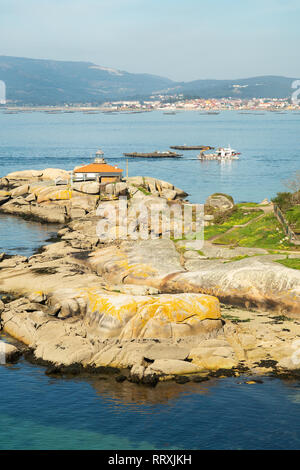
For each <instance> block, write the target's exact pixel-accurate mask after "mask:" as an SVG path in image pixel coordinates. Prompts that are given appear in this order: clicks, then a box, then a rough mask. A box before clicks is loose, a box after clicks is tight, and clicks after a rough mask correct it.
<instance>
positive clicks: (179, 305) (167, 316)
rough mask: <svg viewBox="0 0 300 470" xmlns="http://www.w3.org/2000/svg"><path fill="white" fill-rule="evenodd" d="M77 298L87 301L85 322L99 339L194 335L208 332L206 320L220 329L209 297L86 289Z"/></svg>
mask: <svg viewBox="0 0 300 470" xmlns="http://www.w3.org/2000/svg"><path fill="white" fill-rule="evenodd" d="M79 296H81V297H83V298H86V299H87V303H88V305H87V311H86V312H87V313H86V320H87V321H88V323H89V324H90V326H92V327H93V328H96V329H97V330H98V331H99V335H100V337H102V338H104V337H106V338H111V337H119V339H122V340H129V339H137V338H178V337H181V336H193V335H195V334H199V333H205V332H206V330H207V329H208V330H210V327H209V326H208V325H206V323H205V321H207V320H208V321H210V320H212V321H217V323H216V324H215V327H216V328H217V327H219V328H220V327H221V321H220V318H221V314H220V306H219V301H218V299H217V298H215V297H211V296H208V295H203V294H175V295H174V294H173V295H168V294H163V295H157V296H154V295H148V296H132V295H124V294H115V295H113V294H103V293H102V292H97V289H86V290H84V291H81V292H80V294H79ZM219 323H220V324H219Z"/></svg>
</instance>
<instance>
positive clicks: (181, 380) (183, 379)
mask: <svg viewBox="0 0 300 470" xmlns="http://www.w3.org/2000/svg"><path fill="white" fill-rule="evenodd" d="M175 382H176V383H177V384H186V383H187V382H190V379H189V378H188V377H186V375H179V376H178V377H176V378H175Z"/></svg>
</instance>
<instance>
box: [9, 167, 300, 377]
mask: <svg viewBox="0 0 300 470" xmlns="http://www.w3.org/2000/svg"><path fill="white" fill-rule="evenodd" d="M67 176H68V174H67V172H64V171H63V170H56V169H47V170H44V171H38V172H34V171H27V172H17V173H13V174H10V175H7V176H6V177H5V178H2V179H1V180H0V190H1V191H0V204H1V206H0V211H1V212H2V213H9V214H15V215H20V216H22V217H31V218H39V219H40V220H43V221H46V222H55V223H59V224H61V227H62V228H61V230H60V231H59V232H58V241H56V242H54V243H52V244H50V245H46V246H44V247H43V249H41V250H40V252H39V253H37V254H35V255H33V256H31V257H29V258H26V257H23V256H8V255H6V254H5V253H3V254H1V255H0V292H1V293H2V294H5V295H6V297H5V296H4V299H3V300H4V302H2V301H1V302H0V315H1V327H2V329H3V330H4V332H6V333H7V334H9V335H10V336H11V337H13V338H15V339H16V340H18V341H20V342H21V343H22V344H24V345H25V347H24V351H23V352H24V355H25V357H27V358H28V359H29V360H31V361H34V362H38V363H40V364H43V365H45V366H46V367H47V374H50V375H57V374H58V375H59V374H62V375H64V374H77V373H80V374H83V373H97V371H98V372H103V370H106V371H109V370H110V371H112V372H113V373H114V374H116V379H117V380H118V381H120V382H122V381H123V380H130V381H132V382H136V383H137V382H138V383H145V384H149V385H155V384H156V383H157V382H158V381H165V380H176V381H177V382H178V383H184V382H186V381H189V380H192V381H196V382H197V381H199V382H200V381H204V380H206V379H207V377H210V376H213V377H216V376H227V375H235V376H236V375H240V374H242V373H246V374H247V373H249V374H258V375H259V374H262V375H264V374H269V373H271V374H276V375H282V376H294V377H295V376H298V374H299V368H300V357H298V356H300V354H299V355H298V350H297V348H299V349H300V346H299V345H298V343H297V338H300V308H299V305H300V273H299V271H297V270H293V269H289V268H286V267H285V266H282V265H280V264H278V263H275V262H274V261H275V260H276V259H278V258H280V257H282V255H280V254H273V255H270V254H269V253H268V252H267V251H266V250H263V249H259V248H257V249H255V248H252V249H250V248H248V249H246V248H239V247H237V248H228V247H222V246H215V245H214V244H213V243H211V242H205V243H204V246H203V247H201V250H200V249H199V243H198V240H176V239H173V238H172V237H171V238H170V239H163V238H160V227H159V228H158V229H157V227H155V230H156V233H154V234H153V227H151V226H149V225H148V222H146V221H145V220H140V219H139V220H138V219H137V217H136V214H137V210H138V209H137V208H138V207H139V204H140V203H141V202H143V204H146V205H147V204H148V205H149V204H151V205H157V206H158V207H159V210H161V211H164V210H167V208H169V207H170V206H174V205H176V206H178V207H182V206H183V205H184V204H185V200H184V199H185V197H186V193H185V192H184V191H181V190H180V189H178V188H174V186H173V185H172V184H170V183H167V182H164V181H160V180H156V179H154V178H144V177H134V178H128V179H127V181H124V182H122V183H116V184H105V185H101V184H99V183H96V182H92V183H75V184H74V185H73V187H72V188H70V187H69V186H68V185H64V184H62V185H59V186H57V185H56V184H55V183H54V180H56V179H57V178H61V179H63V180H64V179H66V178H67ZM120 196H126V197H127V198H128V199H127V203H126V204H127V211H128V220H129V223H130V222H131V223H134V224H135V225H134V229H135V230H136V231H137V232H139V231H141V230H142V229H145V227H146V230H148V232H149V233H151V232H152V234H153V235H155V236H154V237H153V238H152V239H147V240H138V239H137V240H129V239H122V237H120V238H117V239H115V237H113V236H111V237H109V236H108V237H107V234H106V237H105V238H103V239H101V237H100V238H99V235H97V233H96V226H97V223H98V222H99V218H100V219H102V220H106V219H107V218H108V217H109V212H110V209H111V207H112V205H114V204H116V203H117V202H118V199H119V197H120ZM215 199H216V198H215ZM232 204H233V203H232ZM217 205H219V210H220V211H222V210H225V209H226V206H230V205H231V201H230V200H229V199H227V200H226V199H222V197H218V198H217ZM204 219H205V224H209V223H211V222H210V221H211V220H212V217H211V216H205V217H204ZM172 224H173V225H172ZM172 224H171V230H173V229H174V225H176V220H175V221H174V220H173V221H172ZM118 228H119V233H121V232H122V224H121V223H119V225H118ZM238 255H247V256H248V257H247V258H245V259H239V260H235V258H236V257H237V256H238ZM220 302H223V303H224V305H223V304H220ZM225 304H226V305H225ZM7 348H8V347H7ZM19 350H20V348H19V347H18V348H17V351H18V352H15V356H14V358H13V354H12V352H11V353H10V354H11V356H9V348H8V349H7V359H8V360H9V357H11V358H12V359H11V360H15V359H16V358H17V357H18V356H19V355H20V352H19ZM5 354H6V353H5ZM298 359H299V360H298Z"/></svg>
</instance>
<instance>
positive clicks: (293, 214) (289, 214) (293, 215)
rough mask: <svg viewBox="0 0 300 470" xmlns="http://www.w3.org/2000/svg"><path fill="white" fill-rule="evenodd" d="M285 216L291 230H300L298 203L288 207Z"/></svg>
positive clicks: (299, 207) (299, 208) (299, 206)
mask: <svg viewBox="0 0 300 470" xmlns="http://www.w3.org/2000/svg"><path fill="white" fill-rule="evenodd" d="M285 218H286V220H287V222H288V224H289V225H290V227H291V229H292V230H294V231H297V232H298V231H300V205H298V206H294V207H291V208H290V209H288V210H287V211H286V212H285Z"/></svg>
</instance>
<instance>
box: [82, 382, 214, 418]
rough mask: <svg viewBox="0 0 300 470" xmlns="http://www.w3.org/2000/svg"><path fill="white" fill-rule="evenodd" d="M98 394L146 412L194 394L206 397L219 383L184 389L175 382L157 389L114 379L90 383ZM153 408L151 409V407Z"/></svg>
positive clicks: (186, 385) (106, 399) (196, 385)
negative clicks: (153, 407)
mask: <svg viewBox="0 0 300 470" xmlns="http://www.w3.org/2000/svg"><path fill="white" fill-rule="evenodd" d="M90 383H91V384H92V386H93V388H94V389H95V390H96V392H97V394H98V395H99V396H101V398H102V399H104V400H105V401H107V402H109V403H111V404H113V405H114V406H118V405H120V404H123V405H126V407H129V408H131V409H135V410H141V411H142V412H146V411H147V409H148V407H149V405H163V404H164V405H168V404H169V405H170V402H171V401H172V400H175V399H178V398H179V397H181V396H188V395H191V394H194V393H197V394H201V395H206V394H208V393H210V389H211V388H212V387H214V386H215V385H216V383H217V381H216V380H210V381H207V382H201V383H197V384H196V383H192V382H190V383H187V384H185V386H184V387H182V386H180V385H178V384H176V383H175V382H164V383H159V384H158V385H157V386H156V387H155V388H152V387H146V386H142V385H136V384H133V383H130V382H123V383H117V382H116V381H115V380H114V378H113V379H107V378H105V379H100V380H97V379H95V380H92V381H90ZM150 408H151V407H150Z"/></svg>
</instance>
